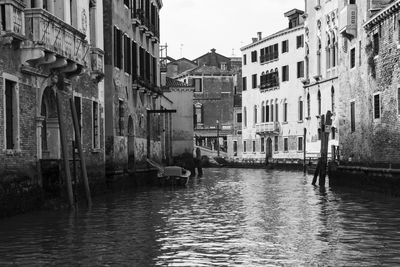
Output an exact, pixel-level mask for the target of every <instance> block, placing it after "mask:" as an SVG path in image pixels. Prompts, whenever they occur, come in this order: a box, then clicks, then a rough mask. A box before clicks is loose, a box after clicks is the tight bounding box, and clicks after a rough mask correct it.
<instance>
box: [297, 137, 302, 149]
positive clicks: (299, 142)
mask: <svg viewBox="0 0 400 267" xmlns="http://www.w3.org/2000/svg"><path fill="white" fill-rule="evenodd" d="M297 150H298V151H303V137H299V138H298V139H297Z"/></svg>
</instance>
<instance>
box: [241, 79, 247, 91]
mask: <svg viewBox="0 0 400 267" xmlns="http://www.w3.org/2000/svg"><path fill="white" fill-rule="evenodd" d="M242 80H243V91H246V90H247V77H243V78H242Z"/></svg>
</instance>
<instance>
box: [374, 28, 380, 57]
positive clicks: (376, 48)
mask: <svg viewBox="0 0 400 267" xmlns="http://www.w3.org/2000/svg"><path fill="white" fill-rule="evenodd" d="M373 40H374V55H375V56H376V55H378V54H379V33H375V34H374V36H373Z"/></svg>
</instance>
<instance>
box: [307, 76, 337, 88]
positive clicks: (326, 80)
mask: <svg viewBox="0 0 400 267" xmlns="http://www.w3.org/2000/svg"><path fill="white" fill-rule="evenodd" d="M338 78H339V77H338V76H335V77H332V78H329V79H325V80H322V81H318V82H315V83H313V84H307V85H304V86H303V88H304V89H307V88H310V87H313V86H317V85H320V84H323V83H326V82H330V81H333V80H336V79H338Z"/></svg>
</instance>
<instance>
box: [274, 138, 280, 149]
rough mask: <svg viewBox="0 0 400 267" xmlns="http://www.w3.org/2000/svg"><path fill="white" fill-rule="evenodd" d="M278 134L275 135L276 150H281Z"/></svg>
mask: <svg viewBox="0 0 400 267" xmlns="http://www.w3.org/2000/svg"><path fill="white" fill-rule="evenodd" d="M278 140H279V139H278V136H274V150H275V151H279V141H278Z"/></svg>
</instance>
